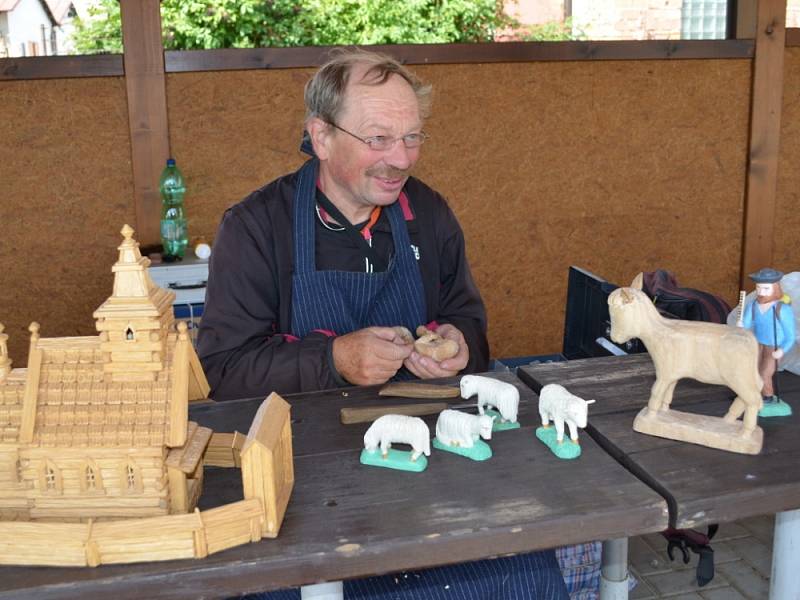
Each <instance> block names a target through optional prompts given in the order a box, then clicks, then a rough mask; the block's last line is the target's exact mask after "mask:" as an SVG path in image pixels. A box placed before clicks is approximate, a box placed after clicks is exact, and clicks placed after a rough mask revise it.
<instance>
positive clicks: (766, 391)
mask: <svg viewBox="0 0 800 600" xmlns="http://www.w3.org/2000/svg"><path fill="white" fill-rule="evenodd" d="M782 278H783V273H781V272H780V271H776V270H775V269H769V268H766V269H761V270H760V271H758V272H757V273H752V274H751V275H750V279H752V280H753V282H754V283H755V284H756V297H755V298H754V299H753V301H751V302H750V304H748V305H747V306H746V307H745V308H744V310H743V311H742V315H741V319H742V326H743V327H745V328H746V329H752V330H753V333H754V334H755V336H756V339H757V340H758V349H759V353H758V372H759V374H760V375H761V378H762V379H763V380H764V386H763V388H762V389H761V395H762V396H763V398H764V409H762V413H759V414H760V416H773V415H772V414H766V413H763V411H764V410H767V413H774V416H779V414H780V413H779V412H776V410H777V411H786V410H788V411H789V413H788V414H791V409H790V408H789V406H788V405H785V408H781V409H778V406H781V405H782V404H783V403H782V402H781V400H780V398H778V396H777V395H776V393H775V387H774V383H773V377H774V375H775V371H776V370H777V368H778V361H779V360H780V359H781V358H783V357H784V356H785V355H786V353H787V352H789V350H791V349H792V346H794V342H795V322H794V314H792V307H791V306H789V305H787V304H786V303H784V302H783V300H782V298H783V290H782V289H781V284H780V281H781V279H782ZM771 405H772V406H771ZM770 406H771V407H770Z"/></svg>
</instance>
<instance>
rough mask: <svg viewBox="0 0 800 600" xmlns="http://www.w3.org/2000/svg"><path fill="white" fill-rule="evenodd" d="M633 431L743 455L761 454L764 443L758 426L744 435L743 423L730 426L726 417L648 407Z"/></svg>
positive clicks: (641, 412)
mask: <svg viewBox="0 0 800 600" xmlns="http://www.w3.org/2000/svg"><path fill="white" fill-rule="evenodd" d="M633 430H634V431H638V432H639V433H646V434H648V435H654V436H657V437H662V438H667V439H670V440H678V441H681V442H690V443H692V444H698V445H700V446H708V447H709V448H717V449H719V450H727V451H729V452H738V453H740V454H758V453H759V452H761V446H762V444H763V441H764V431H763V430H762V429H761V427H758V426H756V428H755V429H754V430H753V431H751V432H750V433H749V434H744V427H743V425H742V423H741V422H739V421H736V422H733V423H729V422H727V421H725V420H724V419H723V418H722V417H709V416H706V415H697V414H693V413H687V412H682V411H679V410H666V411H653V410H650V409H649V408H647V407H645V408H643V409H642V410H641V411H639V414H638V415H636V418H635V419H634V421H633Z"/></svg>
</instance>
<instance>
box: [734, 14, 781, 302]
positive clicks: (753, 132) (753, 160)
mask: <svg viewBox="0 0 800 600" xmlns="http://www.w3.org/2000/svg"><path fill="white" fill-rule="evenodd" d="M785 24H786V0H759V2H758V26H757V29H756V40H755V42H756V50H755V60H754V67H753V93H752V103H751V108H750V111H751V112H750V148H749V161H748V165H747V184H746V186H747V191H746V196H745V223H744V240H743V249H742V265H741V267H742V268H741V272H740V282H741V289H747V288H749V287H751V283H750V282H749V280H748V277H747V275H748V273H752V272H753V271H757V270H758V269H760V268H762V267H766V266H769V265H770V264H771V263H772V251H773V237H774V235H775V194H776V188H777V180H778V151H779V146H780V134H781V107H782V105H783V54H784V46H785V43H786V26H785Z"/></svg>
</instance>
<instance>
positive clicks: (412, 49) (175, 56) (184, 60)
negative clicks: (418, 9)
mask: <svg viewBox="0 0 800 600" xmlns="http://www.w3.org/2000/svg"><path fill="white" fill-rule="evenodd" d="M131 18H133V17H131ZM753 29H754V28H753ZM138 34H139V32H137V33H136V35H138ZM798 36H800V29H789V30H788V31H787V45H798V44H800V41H795V42H794V44H792V43H791V42H790V40H792V39H795V40H797V39H798ZM752 37H753V36H752V35H751V36H750V38H752ZM131 44H133V42H131ZM753 47H754V43H753V41H752V39H742V40H671V41H669V40H660V41H659V40H619V41H607V42H502V43H496V44H416V45H415V44H398V45H395V46H370V48H372V49H377V50H380V51H382V52H388V53H390V54H392V55H393V56H396V57H397V58H398V59H399V60H401V61H403V62H404V63H406V64H409V65H419V64H425V65H435V64H453V63H463V64H469V63H487V62H530V61H561V60H570V61H581V60H659V59H676V60H677V59H704V58H706V59H707V58H752V56H753ZM330 49H331V48H330V47H327V46H326V47H306V48H247V49H241V48H230V49H224V50H184V51H174V50H173V51H168V52H166V53H165V71H166V72H167V73H183V72H192V71H226V70H237V71H239V70H247V69H286V68H303V67H310V68H313V67H318V66H320V65H321V64H322V63H324V62H325V60H327V57H328V54H327V53H328V51H330ZM131 58H133V57H132V56H130V52H128V56H127V59H128V60H131ZM126 71H127V72H128V73H133V67H132V66H130V65H128V63H127V62H126V63H125V67H124V69H123V56H122V55H121V54H96V55H85V56H39V57H30V58H0V81H3V80H19V79H64V78H72V77H115V76H116V77H118V76H121V75H124V74H125V72H126ZM159 173H160V169H159Z"/></svg>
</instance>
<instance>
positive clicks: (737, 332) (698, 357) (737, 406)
mask: <svg viewBox="0 0 800 600" xmlns="http://www.w3.org/2000/svg"><path fill="white" fill-rule="evenodd" d="M641 290H642V274H641V273H640V274H639V275H637V276H636V278H635V279H634V280H633V283H632V284H631V287H627V288H620V289H617V290H615V291H614V292H612V293H611V295H610V296H609V298H608V306H609V313H610V315H611V339H612V340H614V341H615V342H617V343H624V342H626V341H628V340H629V339H631V338H634V337H636V338H639V339H640V340H642V342H643V343H644V345H645V346H646V347H647V350H648V352H649V353H650V356H651V357H652V359H653V364H654V366H655V371H656V382H655V384H653V388H652V390H651V393H650V400H649V402H648V409H649V413H654V411H668V410H669V406H670V403H671V402H672V393H673V391H674V390H675V384H676V383H677V382H678V380H679V379H682V378H685V377H688V378H691V379H696V380H698V381H702V382H704V383H713V384H722V385H726V386H728V387H729V388H730V389H732V390H733V391H734V392H735V393H736V399H735V400H734V401H733V403H732V404H731V406H730V409H729V410H728V412H727V413H726V415H725V417H724V421H726V422H727V423H735V422H736V420H737V419H738V418H739V417H740V416H742V414H743V413H744V419H743V427H742V430H741V434H742V435H743V436H748V435H750V434H751V433H752V432H753V431H754V430H755V429H756V421H757V418H758V411H759V409H760V408H761V404H762V399H761V377H760V376H759V374H758V368H757V365H758V343H757V342H756V339H755V337H754V336H753V335H752V333H751V332H750V331H747V330H743V329H739V328H735V327H730V326H728V325H720V324H717V323H705V322H698V321H681V320H673V319H666V318H664V317H662V316H661V315H659V314H658V310H657V309H656V307H655V306H654V305H653V302H652V301H651V300H650V298H648V297H647V295H646V294H645V293H644V292H642V291H641Z"/></svg>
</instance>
